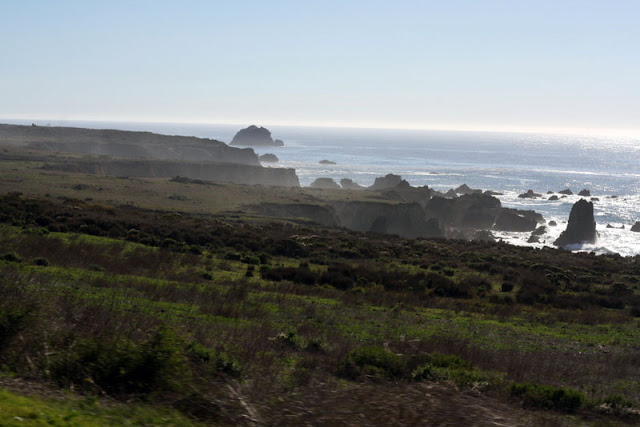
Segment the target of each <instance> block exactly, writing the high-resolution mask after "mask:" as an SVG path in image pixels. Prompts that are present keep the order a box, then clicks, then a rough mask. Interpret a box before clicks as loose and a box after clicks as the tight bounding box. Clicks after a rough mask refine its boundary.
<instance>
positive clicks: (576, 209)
mask: <svg viewBox="0 0 640 427" xmlns="http://www.w3.org/2000/svg"><path fill="white" fill-rule="evenodd" d="M597 238H598V233H597V232H596V221H595V219H594V217H593V203H592V202H587V201H586V200H584V199H580V200H578V201H577V202H576V203H575V204H574V205H573V207H572V208H571V213H570V214H569V223H568V224H567V229H566V230H565V231H563V232H562V234H560V237H558V239H557V240H556V241H555V242H553V244H554V245H556V246H563V247H564V246H568V245H574V244H582V243H595V241H596V240H597Z"/></svg>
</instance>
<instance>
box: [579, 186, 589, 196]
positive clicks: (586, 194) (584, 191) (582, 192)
mask: <svg viewBox="0 0 640 427" xmlns="http://www.w3.org/2000/svg"><path fill="white" fill-rule="evenodd" d="M578 196H582V197H591V191H589V190H587V189H586V188H585V189H584V190H582V191H580V192H579V193H578Z"/></svg>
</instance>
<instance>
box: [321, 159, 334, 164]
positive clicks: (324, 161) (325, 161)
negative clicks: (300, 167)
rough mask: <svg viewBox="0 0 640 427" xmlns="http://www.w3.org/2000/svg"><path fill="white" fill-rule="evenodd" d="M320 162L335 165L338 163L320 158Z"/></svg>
mask: <svg viewBox="0 0 640 427" xmlns="http://www.w3.org/2000/svg"><path fill="white" fill-rule="evenodd" d="M318 163H319V164H321V165H335V164H336V162H332V161H331V160H320V161H319V162H318Z"/></svg>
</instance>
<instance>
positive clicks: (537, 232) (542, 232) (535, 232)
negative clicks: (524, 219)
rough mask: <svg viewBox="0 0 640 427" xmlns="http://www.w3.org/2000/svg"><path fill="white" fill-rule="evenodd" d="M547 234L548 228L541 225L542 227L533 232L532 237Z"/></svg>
mask: <svg viewBox="0 0 640 427" xmlns="http://www.w3.org/2000/svg"><path fill="white" fill-rule="evenodd" d="M546 232H547V227H545V226H544V225H541V226H540V227H538V228H536V229H535V230H533V233H531V235H532V236H542V235H543V234H544V233H546Z"/></svg>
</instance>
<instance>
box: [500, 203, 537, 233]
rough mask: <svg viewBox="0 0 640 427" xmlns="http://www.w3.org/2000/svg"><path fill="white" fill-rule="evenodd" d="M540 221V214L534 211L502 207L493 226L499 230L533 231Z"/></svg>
mask: <svg viewBox="0 0 640 427" xmlns="http://www.w3.org/2000/svg"><path fill="white" fill-rule="evenodd" d="M542 221H544V220H543V219H542V215H540V214H539V213H536V212H534V211H520V210H516V209H509V208H502V210H501V211H500V214H499V215H498V217H497V218H496V222H495V224H494V226H493V228H494V229H495V230H500V231H516V232H525V231H533V230H535V229H536V227H537V226H538V223H540V222H542Z"/></svg>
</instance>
